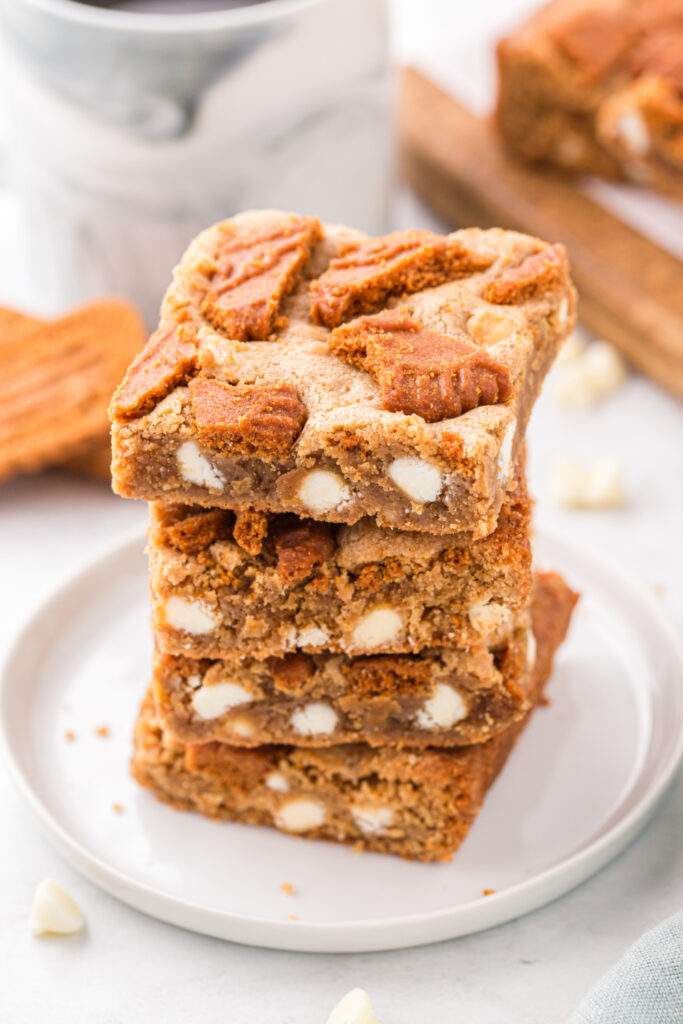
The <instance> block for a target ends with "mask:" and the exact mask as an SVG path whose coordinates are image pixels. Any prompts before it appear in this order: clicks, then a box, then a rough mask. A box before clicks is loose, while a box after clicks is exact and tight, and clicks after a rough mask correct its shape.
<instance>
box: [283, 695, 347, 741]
mask: <svg viewBox="0 0 683 1024" xmlns="http://www.w3.org/2000/svg"><path fill="white" fill-rule="evenodd" d="M336 725H337V712H336V711H335V710H334V709H333V708H331V707H330V705H329V704H323V703H322V702H321V701H313V702H312V703H310V704H306V705H305V706H304V707H302V708H298V709H297V710H296V711H295V712H294V714H293V715H292V728H293V729H294V732H298V733H299V735H300V736H329V735H330V733H333V732H334V730H335V728H336Z"/></svg>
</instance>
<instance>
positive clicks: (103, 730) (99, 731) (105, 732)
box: [95, 725, 111, 739]
mask: <svg viewBox="0 0 683 1024" xmlns="http://www.w3.org/2000/svg"><path fill="white" fill-rule="evenodd" d="M95 735H96V736H99V737H100V738H101V739H106V738H107V736H110V735H111V729H110V728H109V726H108V725H98V726H97V728H96V729H95Z"/></svg>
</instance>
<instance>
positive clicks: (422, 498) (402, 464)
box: [388, 455, 443, 505]
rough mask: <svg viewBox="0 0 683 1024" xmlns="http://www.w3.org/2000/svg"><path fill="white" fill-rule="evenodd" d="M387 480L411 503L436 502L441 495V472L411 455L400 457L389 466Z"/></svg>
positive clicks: (429, 463)
mask: <svg viewBox="0 0 683 1024" xmlns="http://www.w3.org/2000/svg"><path fill="white" fill-rule="evenodd" d="M388 473H389V478H390V479H391V480H392V481H393V482H394V483H395V484H396V486H397V487H398V489H399V490H400V491H403V493H404V494H406V495H407V496H408V497H409V498H410V500H411V501H416V502H418V503H419V504H420V505H424V504H425V503H426V502H429V501H436V499H437V498H438V497H439V495H440V494H441V489H442V487H443V477H442V475H441V470H439V469H437V467H436V466H433V465H432V464H431V462H425V460H424V459H418V458H415V457H414V456H412V455H407V456H402V457H401V458H399V459H394V461H393V462H392V463H391V465H390V466H389V470H388Z"/></svg>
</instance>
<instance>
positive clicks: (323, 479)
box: [299, 469, 351, 512]
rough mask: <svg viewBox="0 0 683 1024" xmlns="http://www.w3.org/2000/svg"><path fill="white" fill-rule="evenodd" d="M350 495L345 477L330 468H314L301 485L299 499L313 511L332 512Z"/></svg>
mask: <svg viewBox="0 0 683 1024" xmlns="http://www.w3.org/2000/svg"><path fill="white" fill-rule="evenodd" d="M350 497H351V493H350V491H349V489H348V487H347V486H346V484H345V483H344V479H343V477H341V476H340V475H339V473H332V472H331V471H330V470H329V469H312V470H311V472H310V473H307V474H306V476H305V477H304V478H303V480H302V481H301V485H300V487H299V501H300V502H301V504H302V505H305V506H306V508H307V509H309V510H310V511H311V512H332V511H333V510H334V509H337V508H339V506H340V505H343V503H344V502H345V501H348V500H349V498H350Z"/></svg>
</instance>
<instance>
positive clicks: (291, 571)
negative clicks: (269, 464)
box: [149, 478, 531, 659]
mask: <svg viewBox="0 0 683 1024" xmlns="http://www.w3.org/2000/svg"><path fill="white" fill-rule="evenodd" d="M529 512H530V503H529V500H528V498H527V495H526V491H525V487H524V482H523V478H522V479H520V483H519V486H518V488H517V489H516V490H515V491H513V492H511V493H510V494H508V496H507V498H506V501H505V503H504V504H503V508H502V510H501V513H500V516H499V518H498V526H497V527H496V529H495V530H494V532H493V533H491V534H489V536H488V537H484V538H481V539H480V540H477V541H473V542H471V543H467V540H468V538H467V537H466V536H465V537H463V536H462V535H459V536H443V535H442V536H431V535H428V534H425V533H415V532H412V533H410V532H404V531H398V530H387V529H385V528H383V527H380V526H377V524H376V523H375V521H374V520H373V519H363V520H361V521H360V522H358V523H355V524H354V525H353V526H345V525H338V524H332V523H315V522H313V521H311V520H307V519H298V518H296V517H295V516H291V515H289V516H288V515H282V516H277V515H275V516H268V515H266V514H265V513H261V512H256V513H254V512H246V513H237V514H234V513H232V512H228V511H226V510H221V509H211V510H207V509H203V508H201V507H199V506H187V505H164V504H162V503H161V502H155V503H153V504H152V506H151V523H150V531H149V556H150V585H151V591H152V607H153V615H154V627H155V634H156V642H157V645H158V646H159V647H160V648H161V649H163V650H164V651H166V652H168V653H171V654H186V655H188V656H189V657H192V658H202V657H204V658H206V657H208V658H220V657H224V656H226V655H230V654H232V652H234V651H235V650H236V649H240V650H244V651H248V652H249V654H250V655H252V656H253V657H254V658H260V659H264V658H268V657H271V656H281V655H282V654H284V653H286V652H288V651H292V650H295V649H300V650H304V651H310V652H314V651H319V650H326V651H343V652H345V653H348V654H355V655H358V654H379V653H388V652H392V653H405V652H416V651H420V650H422V649H423V648H425V647H455V646H459V647H464V646H467V645H468V644H470V643H475V642H477V641H481V640H483V641H484V642H485V643H487V644H489V645H491V646H493V645H496V644H501V643H503V642H505V641H506V640H507V639H508V638H509V637H510V635H511V632H512V629H513V626H514V623H515V621H516V620H517V619H518V618H519V616H520V614H521V613H522V611H523V609H524V608H525V607H526V604H527V600H528V596H529V591H530V588H531V550H530V543H529V518H530V516H529Z"/></svg>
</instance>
